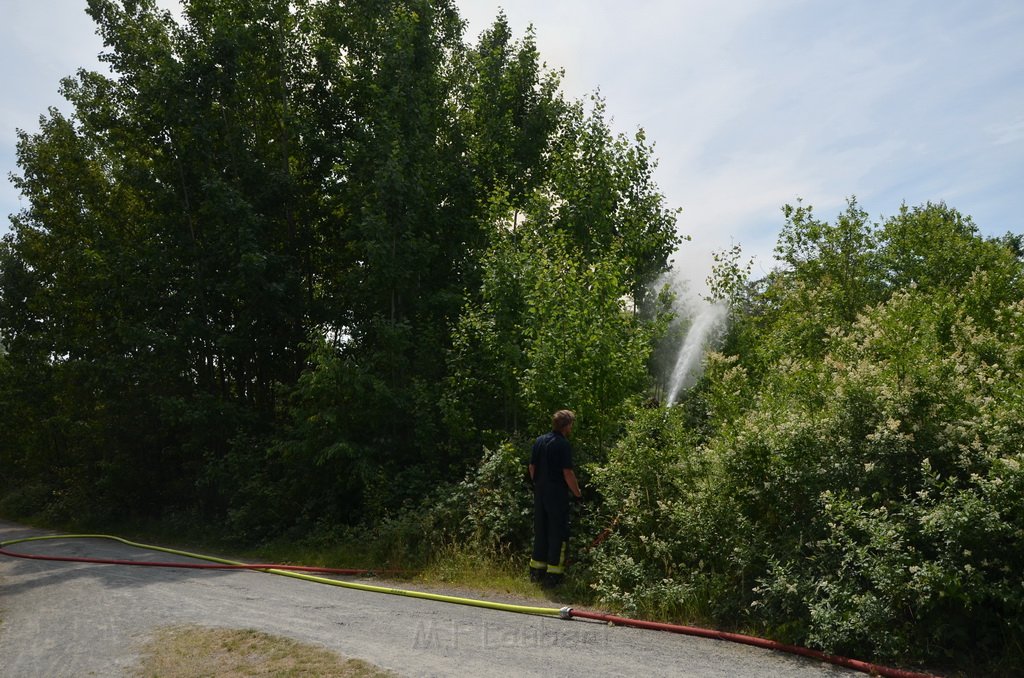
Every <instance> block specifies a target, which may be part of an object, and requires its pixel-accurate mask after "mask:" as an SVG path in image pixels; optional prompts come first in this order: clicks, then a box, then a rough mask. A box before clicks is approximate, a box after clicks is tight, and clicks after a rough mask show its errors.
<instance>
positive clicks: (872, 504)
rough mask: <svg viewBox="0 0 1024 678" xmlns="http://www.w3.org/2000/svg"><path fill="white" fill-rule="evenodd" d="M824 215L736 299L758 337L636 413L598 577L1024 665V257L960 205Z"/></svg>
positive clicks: (613, 479)
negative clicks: (757, 290)
mask: <svg viewBox="0 0 1024 678" xmlns="http://www.w3.org/2000/svg"><path fill="white" fill-rule="evenodd" d="M801 209H802V208H801ZM851 209H852V204H851ZM808 215H809V210H807V211H804V212H800V213H798V212H797V211H796V210H793V211H790V212H789V216H790V222H789V229H790V231H788V232H786V231H784V233H783V236H782V238H781V244H780V250H782V251H784V252H786V253H787V254H786V256H787V257H788V259H787V262H788V264H789V266H790V268H789V269H788V270H785V271H781V272H779V273H778V274H776V276H775V277H774V278H773V279H772V280H771V281H770V283H769V285H768V286H767V287H766V288H764V289H765V291H764V292H763V293H762V294H761V295H754V296H752V297H751V300H752V302H754V303H753V304H751V305H750V306H749V307H748V309H749V312H750V313H751V315H746V316H744V315H742V314H741V315H740V317H739V318H738V320H739V322H740V324H741V327H740V331H739V332H738V334H737V336H736V337H734V343H733V344H732V346H733V347H735V348H737V349H743V350H744V353H741V354H740V355H738V356H729V357H727V356H721V355H713V356H711V357H709V364H708V368H707V370H706V372H705V376H704V380H703V382H702V383H701V384H700V385H699V386H698V388H696V389H694V390H692V391H691V392H690V393H689V394H688V395H687V398H686V399H685V400H684V402H683V403H682V404H681V405H680V406H679V407H676V408H673V409H672V410H670V411H668V412H665V413H642V414H640V415H638V416H636V417H635V418H634V419H633V420H632V422H631V424H630V426H629V428H628V431H627V433H626V435H625V437H623V438H622V439H621V441H620V443H619V445H618V446H617V447H616V448H615V449H614V450H613V453H612V454H611V455H610V456H609V460H608V464H607V465H605V466H604V467H602V469H601V472H600V473H598V474H596V476H595V478H596V481H597V484H598V486H599V489H600V491H601V493H602V494H603V495H604V496H605V498H606V503H605V506H604V509H605V510H606V511H607V512H608V515H609V516H611V515H619V514H621V516H622V518H620V520H619V521H618V523H617V529H616V533H615V535H614V537H613V538H610V539H609V540H608V541H607V542H606V543H605V544H603V545H602V547H601V549H600V550H599V552H598V553H596V554H594V556H593V558H592V561H593V562H592V564H591V565H590V567H591V572H592V574H593V576H594V577H595V579H596V583H595V587H596V590H597V592H598V594H599V595H600V596H601V597H602V598H603V599H605V600H606V601H607V602H609V603H612V604H617V605H620V606H623V607H626V608H630V607H633V608H638V609H649V610H655V611H659V610H665V609H666V608H668V609H669V610H671V609H673V608H675V609H677V610H679V611H681V612H682V614H686V615H690V616H702V615H708V616H712V617H714V618H716V619H717V620H719V622H720V623H722V622H725V623H731V624H735V625H738V626H744V627H752V628H754V629H759V630H762V632H766V633H769V634H772V635H774V636H776V637H779V638H781V639H783V640H786V641H790V642H796V643H802V644H809V645H811V646H813V647H819V648H822V649H825V650H827V651H830V652H837V653H844V654H852V655H860V656H867V657H874V658H877V659H881V660H885V661H904V662H907V661H921V662H932V663H933V664H934V663H948V664H951V665H959V664H961V663H963V664H964V665H966V664H968V663H970V662H972V661H974V662H980V663H981V664H982V665H985V666H988V667H990V668H991V669H992V670H994V671H1002V670H1005V667H1006V666H1016V665H1019V662H1020V661H1021V654H1020V652H1021V650H1020V648H1021V647H1022V643H1024V635H1022V632H1024V605H1022V603H1024V599H1022V597H1021V596H1020V594H1019V588H1020V587H1019V574H1020V573H1021V572H1024V560H1022V559H1021V555H1020V554H1021V553H1022V550H1021V547H1022V546H1024V544H1022V543H1021V538H1022V536H1024V522H1022V515H1021V512H1020V499H1019V494H1018V493H1019V491H1020V477H1019V476H1020V474H1019V470H1020V466H1021V462H1022V461H1024V459H1022V455H1024V426H1022V424H1024V421H1022V415H1021V412H1022V409H1021V404H1022V397H1024V391H1022V389H1021V385H1020V380H1019V379H1018V378H1017V376H1016V375H1018V374H1019V373H1020V372H1019V371H1020V369H1021V359H1022V351H1024V343H1022V341H1021V340H1022V339H1024V334H1022V320H1024V306H1022V303H1024V302H1022V301H1021V300H1022V299H1024V287H1022V278H1021V274H1022V272H1024V271H1022V268H1021V265H1020V260H1019V258H1017V257H1016V255H1015V254H1014V252H1013V251H1012V250H1011V249H1010V248H1008V247H1006V246H1005V245H1004V244H1002V243H1001V242H998V241H990V240H983V239H981V238H979V237H977V235H974V234H972V232H971V230H970V229H969V228H966V227H965V224H967V223H969V222H968V221H966V220H964V219H962V218H960V217H959V215H957V214H956V213H955V212H954V211H952V210H949V209H947V208H945V207H944V206H926V207H924V208H920V209H914V210H908V209H904V210H902V211H901V213H900V215H899V216H897V217H895V218H893V219H891V220H889V221H887V222H886V223H885V224H884V225H883V226H882V227H881V228H878V229H870V231H866V230H865V226H864V225H863V223H861V222H857V221H856V220H855V219H853V218H852V217H851V215H850V212H849V211H848V212H847V213H846V214H845V215H844V216H843V217H841V218H840V222H841V223H840V224H838V225H837V226H835V227H828V228H826V227H825V226H824V225H822V224H820V223H819V222H816V221H814V220H812V219H810V218H809V216H808ZM858 224H859V225H858ZM943 228H945V229H947V231H946V232H947V234H948V235H946V236H942V235H941V234H940V235H939V236H937V237H938V239H939V240H940V242H943V244H942V245H941V248H940V246H937V245H936V244H935V243H934V242H933V241H932V240H931V239H929V238H928V237H926V234H928V233H931V232H934V231H936V230H941V229H943ZM844 234H846V235H844ZM897 236H898V237H897ZM955 238H958V239H959V240H958V241H957V242H956V244H955V246H951V245H950V239H955ZM850 239H852V241H853V242H854V243H855V244H854V245H852V246H851V247H850V249H849V251H848V252H846V253H845V254H843V255H842V256H838V254H837V253H840V252H841V251H842V248H839V247H838V245H839V244H841V243H842V242H844V241H847V240H850ZM897 253H899V254H898V256H897ZM929 258H932V259H935V260H936V265H938V263H941V264H942V266H943V268H941V269H935V270H933V269H930V268H929V269H927V270H928V271H929V273H928V274H927V275H925V274H924V272H923V269H918V268H916V267H917V263H918V262H920V261H921V260H922V259H924V260H927V259H929ZM901 261H905V262H908V263H906V268H907V269H908V270H904V268H903V265H902V264H899V263H898V262H901ZM851 262H852V263H851ZM883 262H888V263H883ZM851 270H852V271H855V272H856V273H855V276H856V278H857V279H856V280H854V281H852V282H849V283H845V282H844V283H842V284H838V283H837V282H836V281H837V280H842V275H845V273H844V272H843V271H851ZM894 281H903V282H901V283H900V286H896V284H895V282H894ZM812 283H813V284H812ZM866 291H870V294H867V293H866ZM858 295H864V296H865V297H866V298H867V300H868V301H867V302H865V303H860V302H858V303H859V304H860V305H859V306H857V307H856V313H853V314H851V313H849V310H850V309H851V308H852V307H851V305H850V304H851V300H852V299H856V298H863V297H861V296H858ZM823 318H824V320H823ZM797 338H799V340H796V339H797Z"/></svg>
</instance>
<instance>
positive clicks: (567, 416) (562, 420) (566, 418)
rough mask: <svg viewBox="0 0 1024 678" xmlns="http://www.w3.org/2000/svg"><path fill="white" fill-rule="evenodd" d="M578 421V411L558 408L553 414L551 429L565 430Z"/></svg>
mask: <svg viewBox="0 0 1024 678" xmlns="http://www.w3.org/2000/svg"><path fill="white" fill-rule="evenodd" d="M575 423H576V413H575V412H573V411H572V410H558V411H557V412H555V413H554V414H553V415H551V429H552V430H554V431H564V430H565V429H566V427H567V426H569V425H570V424H575Z"/></svg>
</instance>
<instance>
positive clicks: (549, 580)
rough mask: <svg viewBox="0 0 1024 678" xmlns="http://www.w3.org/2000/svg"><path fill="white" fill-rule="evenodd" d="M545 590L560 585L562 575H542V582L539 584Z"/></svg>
mask: <svg viewBox="0 0 1024 678" xmlns="http://www.w3.org/2000/svg"><path fill="white" fill-rule="evenodd" d="M540 585H541V586H543V587H544V588H546V589H555V588H558V587H559V586H561V585H562V575H560V574H552V573H550V572H549V573H547V574H546V575H544V581H542V582H541V584H540Z"/></svg>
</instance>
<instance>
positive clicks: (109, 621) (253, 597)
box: [0, 522, 864, 678]
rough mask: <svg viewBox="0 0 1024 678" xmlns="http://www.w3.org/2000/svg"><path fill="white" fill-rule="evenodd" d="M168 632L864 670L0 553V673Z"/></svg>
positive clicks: (85, 672) (529, 655) (90, 548)
mask: <svg viewBox="0 0 1024 678" xmlns="http://www.w3.org/2000/svg"><path fill="white" fill-rule="evenodd" d="M38 534H45V533H44V532H42V531H40V530H33V529H30V528H25V527H22V526H19V525H14V524H11V523H4V522H0V541H3V540H8V539H17V538H19V537H26V536H34V535H38ZM12 550H17V551H19V552H22V553H34V554H47V555H61V556H68V555H73V556H84V557H96V558H113V559H137V560H181V561H187V560H188V559H186V558H179V557H176V556H170V555H165V554H155V553H153V552H149V551H139V550H138V549H133V548H131V547H128V546H124V545H121V544H118V543H115V542H107V541H104V540H70V541H44V542H29V543H25V544H17V545H16V546H13V547H12ZM401 586H404V587H411V586H410V585H406V584H402V585H401ZM455 595H460V594H459V593H455ZM463 595H464V594H463ZM502 602H515V603H520V604H533V605H542V606H545V607H546V606H548V605H549V603H548V602H546V601H545V602H535V601H530V602H525V601H502ZM174 624H198V625H204V626H216V627H226V628H254V629H259V630H261V631H266V632H269V633H274V634H278V635H283V636H288V637H291V638H294V639H296V640H300V641H304V642H309V643H314V644H318V645H322V646H324V647H327V648H330V649H332V650H335V651H337V652H339V653H341V654H343V655H345V656H347V657H355V658H359V659H364V660H366V661H369V662H372V663H374V664H377V665H379V666H382V667H384V668H387V669H391V670H393V671H395V672H397V673H399V674H401V675H403V676H480V677H486V676H501V677H502V678H508V677H510V676H541V675H543V676H581V675H582V676H587V677H588V678H590V677H597V676H679V677H689V676H693V677H697V676H700V677H702V678H706V677H714V676H722V677H723V678H724V677H726V676H728V677H729V678H737V677H744V676H749V677H754V676H756V677H758V678H760V677H763V676H780V677H781V676H786V677H790V676H792V677H794V678H797V677H801V678H804V677H806V678H810V677H812V676H830V677H834V678H839V677H841V676H862V675H864V674H860V673H856V672H853V671H847V670H844V669H839V668H836V667H832V666H828V665H822V664H818V663H816V662H813V661H810V660H806V659H803V658H800V657H794V656H790V655H785V654H780V653H775V652H770V651H766V650H760V649H757V648H752V647H746V646H743V645H735V644H732V643H725V642H721V641H715V640H707V639H700V638H691V637H687V636H680V635H674V634H669V633H660V632H654V631H642V630H638V629H629V628H621V627H609V626H607V625H605V624H601V623H597V622H588V621H581V620H573V621H563V620H559V619H555V618H545V617H535V616H528V615H521V614H511V613H507V612H499V611H495V610H486V609H481V608H474V607H467V606H463V605H451V604H445V603H438V602H433V601H428V600H418V599H412V598H406V597H401V596H389V595H382V594H376V593H367V592H363V591H355V590H350V589H343V588H337V587H329V586H323V585H318V584H314V583H310V582H304V581H300V580H294V579H289V578H287V577H279V576H273V575H268V574H262V573H255V572H240V571H201V570H172V569H161V568H148V567H126V566H116V565H89V564H79V563H58V562H46V561H31V560H23V559H16V558H9V557H6V556H0V675H3V676H10V677H12V678H30V677H32V676H47V677H60V676H76V677H78V676H104V677H107V676H130V675H131V674H132V669H133V667H134V666H135V665H136V662H137V661H138V659H139V655H138V652H139V648H140V647H141V646H142V645H143V644H144V643H145V641H146V640H147V639H148V638H149V637H150V635H151V634H152V632H153V631H154V630H155V629H157V628H159V627H163V626H168V625H174Z"/></svg>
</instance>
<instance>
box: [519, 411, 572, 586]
mask: <svg viewBox="0 0 1024 678" xmlns="http://www.w3.org/2000/svg"><path fill="white" fill-rule="evenodd" d="M575 423H576V415H575V414H574V413H573V412H572V411H571V410H559V411H558V412H555V414H554V415H553V416H552V417H551V432H550V433H545V434H544V435H542V436H540V437H539V438H537V441H536V442H535V443H534V444H533V452H532V454H531V455H530V466H529V470H530V479H531V480H532V481H533V558H532V559H531V560H530V581H532V582H539V583H540V584H541V585H542V586H544V587H545V588H554V587H556V586H558V585H559V584H561V583H562V577H563V575H564V573H565V557H566V549H567V547H568V542H569V492H572V494H573V496H574V497H576V499H582V496H583V495H582V494H580V486H579V483H577V481H576V474H575V473H574V472H573V467H572V447H571V446H570V445H569V440H568V438H569V435H571V434H572V427H573V424H575Z"/></svg>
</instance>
